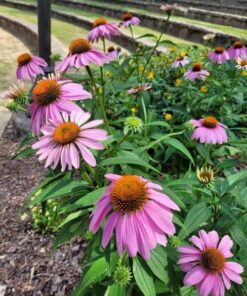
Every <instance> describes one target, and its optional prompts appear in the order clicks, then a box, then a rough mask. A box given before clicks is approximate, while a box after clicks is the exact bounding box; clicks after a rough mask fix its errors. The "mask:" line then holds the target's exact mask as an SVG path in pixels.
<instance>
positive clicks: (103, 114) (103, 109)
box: [99, 94, 110, 133]
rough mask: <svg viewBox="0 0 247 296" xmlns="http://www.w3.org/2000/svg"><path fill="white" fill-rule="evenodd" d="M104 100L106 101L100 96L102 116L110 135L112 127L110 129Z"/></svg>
mask: <svg viewBox="0 0 247 296" xmlns="http://www.w3.org/2000/svg"><path fill="white" fill-rule="evenodd" d="M103 100H104V96H103V95H101V94H99V105H100V110H101V114H102V117H103V120H104V123H105V126H106V129H107V131H108V132H109V133H110V127H109V124H108V120H107V116H106V113H105V106H104V101H103Z"/></svg>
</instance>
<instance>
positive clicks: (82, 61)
mask: <svg viewBox="0 0 247 296" xmlns="http://www.w3.org/2000/svg"><path fill="white" fill-rule="evenodd" d="M109 62H110V58H109V57H108V56H107V54H106V53H104V52H102V51H99V50H97V49H94V48H92V46H91V44H90V42H89V41H88V40H87V39H75V40H73V41H72V42H71V43H70V46H69V54H68V56H67V57H66V58H65V59H64V60H62V61H61V62H60V63H59V64H58V65H57V70H58V71H59V72H65V71H66V70H67V69H68V68H72V67H75V68H77V69H78V68H81V67H84V66H88V65H90V64H96V65H99V66H103V65H104V64H106V63H109Z"/></svg>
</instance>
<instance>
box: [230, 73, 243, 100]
mask: <svg viewBox="0 0 247 296" xmlns="http://www.w3.org/2000/svg"><path fill="white" fill-rule="evenodd" d="M241 73H242V71H241V70H240V71H239V74H238V75H236V69H235V74H234V76H236V77H235V79H234V81H233V84H232V87H231V90H230V93H229V95H228V96H229V100H231V98H232V94H233V91H234V89H235V87H236V86H237V84H238V82H239V79H240V77H241Z"/></svg>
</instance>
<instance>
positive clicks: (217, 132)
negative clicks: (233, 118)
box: [190, 116, 227, 144]
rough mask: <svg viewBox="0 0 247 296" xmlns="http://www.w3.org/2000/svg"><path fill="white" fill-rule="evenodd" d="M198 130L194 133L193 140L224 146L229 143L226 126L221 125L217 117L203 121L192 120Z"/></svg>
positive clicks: (210, 117)
mask: <svg viewBox="0 0 247 296" xmlns="http://www.w3.org/2000/svg"><path fill="white" fill-rule="evenodd" d="M190 123H191V124H192V125H194V126H195V127H196V128H195V130H194V131H193V133H192V136H191V139H192V140H199V141H200V143H207V144H223V143H226V142H227V134H226V131H225V129H226V126H225V125H224V124H222V123H220V122H219V121H218V120H217V119H216V118H215V117H213V116H207V117H204V118H203V119H199V120H195V119H192V120H190Z"/></svg>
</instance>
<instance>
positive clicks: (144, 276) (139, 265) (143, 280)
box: [133, 257, 156, 296]
mask: <svg viewBox="0 0 247 296" xmlns="http://www.w3.org/2000/svg"><path fill="white" fill-rule="evenodd" d="M133 274H134V278H135V280H136V283H137V286H138V287H139V288H140V290H141V291H142V293H143V294H144V296H155V295H156V293H155V288H154V281H153V278H152V276H151V274H150V273H149V272H148V271H147V269H146V268H145V265H144V263H143V262H142V260H141V259H140V258H139V257H134V258H133Z"/></svg>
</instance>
